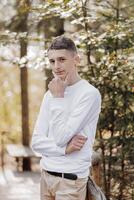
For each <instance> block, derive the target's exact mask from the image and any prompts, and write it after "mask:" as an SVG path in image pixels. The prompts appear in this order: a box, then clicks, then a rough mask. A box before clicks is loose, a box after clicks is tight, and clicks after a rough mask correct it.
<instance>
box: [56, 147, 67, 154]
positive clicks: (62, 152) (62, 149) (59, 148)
mask: <svg viewBox="0 0 134 200" xmlns="http://www.w3.org/2000/svg"><path fill="white" fill-rule="evenodd" d="M57 150H58V151H59V152H60V153H61V155H62V156H64V155H65V154H66V153H65V151H66V145H65V146H64V147H57Z"/></svg>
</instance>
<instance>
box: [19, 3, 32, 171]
mask: <svg viewBox="0 0 134 200" xmlns="http://www.w3.org/2000/svg"><path fill="white" fill-rule="evenodd" d="M21 6H23V5H21ZM21 6H20V7H21ZM25 6H29V1H28V0H26V1H25ZM27 17H28V12H25V13H24V15H23V17H22V21H21V25H20V28H21V32H27ZM26 55H27V38H25V39H21V40H20V58H22V57H24V56H26ZM20 83H21V105H22V109H21V110H22V111H21V112H22V143H23V145H25V146H29V109H28V71H27V67H26V63H25V66H24V67H21V68H20ZM22 168H23V170H24V171H28V170H31V163H30V158H24V159H23V163H22Z"/></svg>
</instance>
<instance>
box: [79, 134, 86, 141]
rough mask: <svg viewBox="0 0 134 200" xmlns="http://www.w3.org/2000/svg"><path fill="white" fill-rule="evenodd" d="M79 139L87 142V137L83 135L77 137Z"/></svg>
mask: <svg viewBox="0 0 134 200" xmlns="http://www.w3.org/2000/svg"><path fill="white" fill-rule="evenodd" d="M77 139H81V140H87V137H85V136H83V135H77Z"/></svg>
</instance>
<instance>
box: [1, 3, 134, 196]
mask: <svg viewBox="0 0 134 200" xmlns="http://www.w3.org/2000/svg"><path fill="white" fill-rule="evenodd" d="M22 2H23V1H22ZM133 8H134V4H133V1H132V0H128V1H126V0H123V1H121V0H106V1H105V0H94V1H93V0H92V1H89V0H80V1H77V0H46V1H41V3H40V4H39V3H35V4H34V5H32V6H30V7H25V9H24V10H22V11H23V12H28V13H29V20H28V30H29V29H30V27H31V26H33V27H35V26H38V25H39V24H41V25H42V23H41V22H42V21H46V20H49V19H51V18H53V17H59V18H62V19H64V20H65V21H66V22H68V23H70V26H72V25H73V26H74V27H75V29H76V30H77V31H76V32H74V33H73V32H71V30H70V33H71V37H72V38H73V39H74V40H75V42H76V44H77V47H78V49H79V50H80V52H82V57H83V58H84V59H85V60H84V62H82V63H81V66H80V68H79V73H80V74H81V76H82V77H84V78H86V79H87V80H88V81H89V82H90V83H92V84H93V85H95V86H96V87H97V88H98V89H99V90H100V92H101V95H102V112H101V115H100V121H99V126H98V133H97V145H96V148H99V149H101V151H102V155H103V174H104V180H103V182H104V189H105V192H106V195H107V199H119V200H123V199H125V200H126V199H132V198H133V190H132V188H133V187H134V185H133V181H132V180H133V177H132V176H133V168H132V166H133V158H132V155H133V153H134V152H133V149H132V147H133V145H134V137H133V132H134V125H133V121H134V116H133V111H134V58H133V54H134V29H133V23H134V13H133ZM22 11H20V12H22ZM15 20H16V21H15V22H14V23H13V28H12V23H11V24H8V26H7V27H8V28H9V29H10V31H9V34H8V33H7V32H6V33H5V32H4V34H2V36H1V40H2V41H3V40H4V41H6V42H7V43H8V41H11V39H13V38H16V39H17V40H19V39H20V37H23V38H24V39H26V40H28V41H31V40H32V41H40V40H42V41H43V42H46V41H47V38H44V39H42V38H40V37H38V36H37V35H36V37H32V36H30V32H29V33H28V34H27V32H26V33H23V32H20V31H19V32H16V30H15V27H16V26H15V25H16V24H19V20H20V13H18V15H16V17H15ZM33 24H34V25H33ZM11 32H12V34H11ZM14 41H16V40H14ZM21 59H23V58H21ZM26 59H27V62H28V57H27V58H26ZM19 62H20V61H19ZM40 62H42V63H43V64H44V58H43V57H42V58H40ZM22 63H23V62H22Z"/></svg>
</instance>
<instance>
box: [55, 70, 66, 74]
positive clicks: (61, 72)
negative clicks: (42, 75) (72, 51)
mask: <svg viewBox="0 0 134 200" xmlns="http://www.w3.org/2000/svg"><path fill="white" fill-rule="evenodd" d="M63 73H64V71H60V72H55V74H57V75H60V74H63Z"/></svg>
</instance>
